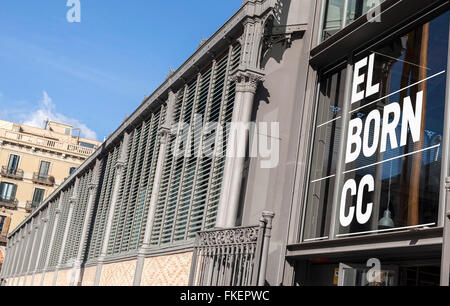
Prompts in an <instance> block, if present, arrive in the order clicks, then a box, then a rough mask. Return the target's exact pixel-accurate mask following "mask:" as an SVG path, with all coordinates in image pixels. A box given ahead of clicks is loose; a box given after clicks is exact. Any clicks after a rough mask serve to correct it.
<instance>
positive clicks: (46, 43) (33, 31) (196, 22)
mask: <svg viewBox="0 0 450 306" xmlns="http://www.w3.org/2000/svg"><path fill="white" fill-rule="evenodd" d="M66 2H67V1H66V0H40V1H26V0H2V1H0V29H1V30H0V119H3V120H9V121H14V122H20V123H26V124H30V125H42V124H43V120H45V119H46V117H50V118H49V119H51V120H58V121H65V123H69V124H73V125H76V127H80V128H82V134H83V135H84V136H87V137H91V138H92V137H96V138H97V139H98V140H103V137H104V136H106V137H107V136H109V135H110V134H111V133H112V132H113V131H114V130H115V129H116V128H117V127H118V126H119V125H120V123H121V122H122V121H123V119H124V118H125V116H126V115H129V114H131V113H132V112H133V111H134V110H135V109H136V108H137V107H138V105H140V103H141V102H142V100H143V98H144V95H147V96H148V95H150V94H151V93H152V92H153V91H154V90H155V89H156V88H157V87H158V86H159V85H160V84H161V83H162V82H163V81H164V80H165V78H166V76H167V74H168V72H169V69H170V68H173V69H174V70H175V69H176V68H178V67H179V66H180V65H181V64H182V63H183V62H184V61H185V60H186V59H187V58H188V57H189V56H190V55H191V54H192V53H193V52H194V51H195V50H196V49H197V47H198V45H199V44H200V41H201V38H202V37H205V38H207V37H210V36H211V35H212V34H213V33H214V32H215V31H216V30H217V29H218V27H219V26H220V25H222V24H223V23H224V22H225V21H226V20H227V19H228V18H229V17H231V16H232V14H233V13H234V12H235V11H236V10H237V9H238V8H239V7H240V5H241V4H242V0H213V1H211V0H171V1H156V0H132V1H123V0H80V3H81V23H69V22H68V21H67V19H66V14H67V11H68V10H69V7H67V6H66Z"/></svg>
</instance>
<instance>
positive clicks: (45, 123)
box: [44, 118, 50, 130]
mask: <svg viewBox="0 0 450 306" xmlns="http://www.w3.org/2000/svg"><path fill="white" fill-rule="evenodd" d="M49 123H50V120H49V119H48V118H47V119H46V120H44V130H46V129H47V127H48V124H49Z"/></svg>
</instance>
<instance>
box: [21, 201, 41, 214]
mask: <svg viewBox="0 0 450 306" xmlns="http://www.w3.org/2000/svg"><path fill="white" fill-rule="evenodd" d="M40 204H41V203H40V202H34V201H27V204H26V205H25V210H26V212H28V213H31V212H33V211H34V210H35V209H36V208H38V207H39V205H40Z"/></svg>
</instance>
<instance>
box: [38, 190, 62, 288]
mask: <svg viewBox="0 0 450 306" xmlns="http://www.w3.org/2000/svg"><path fill="white" fill-rule="evenodd" d="M63 198H64V192H61V194H60V197H59V201H58V206H57V207H56V209H55V220H54V222H53V228H52V229H51V233H50V242H49V245H48V252H47V257H46V258H45V262H44V267H43V269H42V275H41V280H40V286H42V285H43V284H44V279H45V274H46V273H47V269H48V265H49V263H50V257H51V254H52V250H53V246H54V244H55V237H56V229H57V228H58V224H59V220H60V218H61V213H62V205H63V204H62V203H63ZM47 231H48V223H46V224H45V226H44V233H43V235H42V237H41V242H40V245H39V252H38V258H37V259H36V264H35V267H34V273H33V282H34V276H35V275H36V273H37V269H38V267H39V261H40V258H41V256H42V247H43V245H44V239H45V236H46V235H47Z"/></svg>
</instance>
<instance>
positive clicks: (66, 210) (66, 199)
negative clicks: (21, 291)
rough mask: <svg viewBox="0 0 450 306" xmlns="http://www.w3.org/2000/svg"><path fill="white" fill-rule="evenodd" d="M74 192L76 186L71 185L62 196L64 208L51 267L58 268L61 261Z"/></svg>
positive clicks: (51, 254) (53, 249)
mask: <svg viewBox="0 0 450 306" xmlns="http://www.w3.org/2000/svg"><path fill="white" fill-rule="evenodd" d="M73 191H74V185H71V186H70V187H69V188H68V189H67V190H65V191H64V193H63V194H62V197H63V199H62V207H61V215H60V217H59V221H58V224H57V227H56V234H55V240H54V242H53V247H52V249H51V250H50V252H51V253H50V262H49V267H50V268H53V267H56V265H57V264H58V260H59V254H60V251H61V247H62V242H63V238H64V231H65V229H66V224H67V218H68V215H69V206H70V205H69V200H70V198H71V197H72V194H73Z"/></svg>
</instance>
